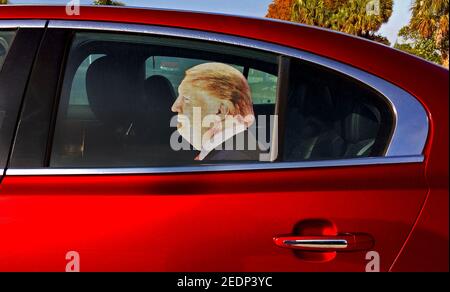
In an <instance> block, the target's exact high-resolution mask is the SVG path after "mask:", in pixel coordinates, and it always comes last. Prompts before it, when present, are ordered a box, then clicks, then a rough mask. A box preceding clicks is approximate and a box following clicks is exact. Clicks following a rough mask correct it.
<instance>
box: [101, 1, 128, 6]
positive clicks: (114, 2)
mask: <svg viewBox="0 0 450 292" xmlns="http://www.w3.org/2000/svg"><path fill="white" fill-rule="evenodd" d="M94 5H112V6H125V4H124V3H122V2H119V1H113V0H95V1H94Z"/></svg>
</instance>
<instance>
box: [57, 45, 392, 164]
mask: <svg viewBox="0 0 450 292" xmlns="http://www.w3.org/2000/svg"><path fill="white" fill-rule="evenodd" d="M92 55H97V56H99V57H98V58H96V59H95V60H93V61H92V62H91V64H89V66H88V68H87V70H86V73H85V80H82V81H83V82H85V87H86V89H85V91H86V93H85V94H86V95H87V103H86V104H70V102H71V101H70V96H71V94H70V93H71V91H72V87H73V86H74V84H73V79H74V76H75V74H76V72H77V70H78V68H79V67H80V64H81V63H82V62H83V61H84V60H86V58H88V57H89V56H92ZM152 56H176V57H178V58H192V59H200V60H206V61H208V60H210V61H214V62H223V63H228V64H235V65H239V66H241V67H242V68H244V70H243V71H244V72H243V73H244V75H245V76H246V77H248V72H249V68H252V69H256V70H260V71H262V72H267V73H270V74H272V75H275V76H276V75H277V64H276V63H270V62H262V61H261V60H258V61H255V60H252V59H251V58H248V57H242V56H236V55H227V54H224V53H218V52H208V51H199V50H194V49H190V48H183V49H180V48H177V47H170V46H164V45H152V46H148V45H143V44H130V43H123V42H111V41H108V42H106V41H89V42H83V43H81V44H79V45H78V46H77V47H76V48H73V49H72V54H71V58H70V59H69V61H68V65H67V68H66V75H65V81H64V83H63V89H62V97H61V101H60V104H59V112H58V117H57V121H56V130H55V136H54V143H53V149H52V156H51V160H50V166H53V167H64V166H84V167H90V166H152V165H155V166H161V165H169V166H170V165H180V164H181V165H188V164H195V163H197V162H195V161H194V159H193V158H194V157H195V156H196V153H197V152H196V151H173V150H172V149H171V147H170V145H169V143H170V137H171V135H172V133H173V132H174V130H175V128H173V127H170V126H169V125H170V119H171V118H172V117H173V116H174V113H173V112H171V106H172V104H173V102H174V101H175V99H176V97H177V92H176V90H177V88H174V84H172V83H171V82H170V80H169V79H168V78H166V77H165V76H163V75H151V76H149V77H146V72H145V70H146V69H145V60H148V58H150V57H152ZM180 74H184V72H181V73H180ZM289 78H290V80H289V96H288V101H287V110H286V117H285V143H284V151H283V153H284V154H283V157H282V160H284V161H308V160H324V159H341V158H358V157H369V156H379V155H382V154H383V152H384V151H385V150H386V149H385V146H386V145H388V142H389V141H388V139H389V137H390V135H391V133H390V130H389V129H392V123H393V121H392V118H391V117H392V114H391V113H390V110H389V106H388V105H387V103H386V102H385V101H384V100H383V99H382V98H380V97H379V96H378V95H377V94H376V93H375V92H373V91H371V90H369V89H367V88H365V87H362V86H361V85H359V84H357V83H356V82H354V81H352V80H350V79H347V78H345V77H342V76H340V75H339V74H336V72H331V71H327V70H326V69H323V68H320V67H318V66H315V65H312V64H309V63H306V62H301V61H293V62H292V64H291V70H290V74H289ZM274 101H275V97H274ZM274 111H275V103H266V104H254V112H255V115H256V116H258V115H264V116H265V117H266V125H270V115H273V114H274ZM257 127H262V126H260V125H259V124H258V125H257ZM386 129H387V130H386ZM271 131H272V129H270V127H265V132H266V138H267V137H271V133H272V132H271ZM155 137H157V138H156V139H155ZM266 140H267V139H266ZM224 162H226V161H224ZM214 163H218V162H217V161H214Z"/></svg>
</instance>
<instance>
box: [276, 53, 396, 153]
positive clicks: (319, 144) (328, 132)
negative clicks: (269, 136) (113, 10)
mask: <svg viewBox="0 0 450 292" xmlns="http://www.w3.org/2000/svg"><path fill="white" fill-rule="evenodd" d="M285 125H286V129H285V141H284V160H285V161H314V160H326V159H349V158H361V157H377V156H383V155H384V153H385V151H386V147H387V146H388V144H389V139H390V136H391V133H392V129H393V113H392V111H391V110H390V106H389V105H388V104H387V102H385V100H384V98H382V97H380V96H379V95H378V94H377V93H375V92H374V91H372V90H371V89H369V88H367V86H365V85H364V84H361V83H358V82H355V81H354V80H351V79H349V78H346V77H344V76H342V75H340V74H338V73H336V72H333V71H330V70H325V69H323V68H321V67H319V66H314V65H312V64H308V63H306V62H300V61H294V62H292V65H291V74H290V90H289V96H288V100H287V107H286V117H285Z"/></svg>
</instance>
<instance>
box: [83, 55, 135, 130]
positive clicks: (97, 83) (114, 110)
mask: <svg viewBox="0 0 450 292" xmlns="http://www.w3.org/2000/svg"><path fill="white" fill-rule="evenodd" d="M133 76H135V74H133V71H132V69H131V68H130V66H127V64H126V61H124V60H123V59H120V58H118V57H115V56H104V57H101V58H99V59H97V60H95V61H94V62H93V63H92V64H91V65H90V66H89V68H88V70H87V72H86V91H87V96H88V100H89V104H90V107H91V110H92V111H93V112H94V114H95V116H96V117H97V119H99V120H101V121H103V122H106V123H114V124H126V123H129V122H130V121H131V120H132V117H133V109H134V105H135V99H136V93H135V92H136V90H135V87H136V86H134V82H133Z"/></svg>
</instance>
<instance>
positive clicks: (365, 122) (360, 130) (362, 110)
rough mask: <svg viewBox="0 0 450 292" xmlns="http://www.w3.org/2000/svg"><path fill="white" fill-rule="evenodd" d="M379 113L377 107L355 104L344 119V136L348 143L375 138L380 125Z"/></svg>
mask: <svg viewBox="0 0 450 292" xmlns="http://www.w3.org/2000/svg"><path fill="white" fill-rule="evenodd" d="M380 122H381V115H380V112H379V111H378V109H377V108H375V107H374V106H371V105H367V104H357V105H356V106H355V107H354V109H353V111H352V113H350V114H348V115H347V116H346V117H345V119H344V136H345V140H346V141H347V142H348V143H357V142H359V141H362V140H367V139H375V138H376V137H377V134H378V129H379V127H380Z"/></svg>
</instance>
